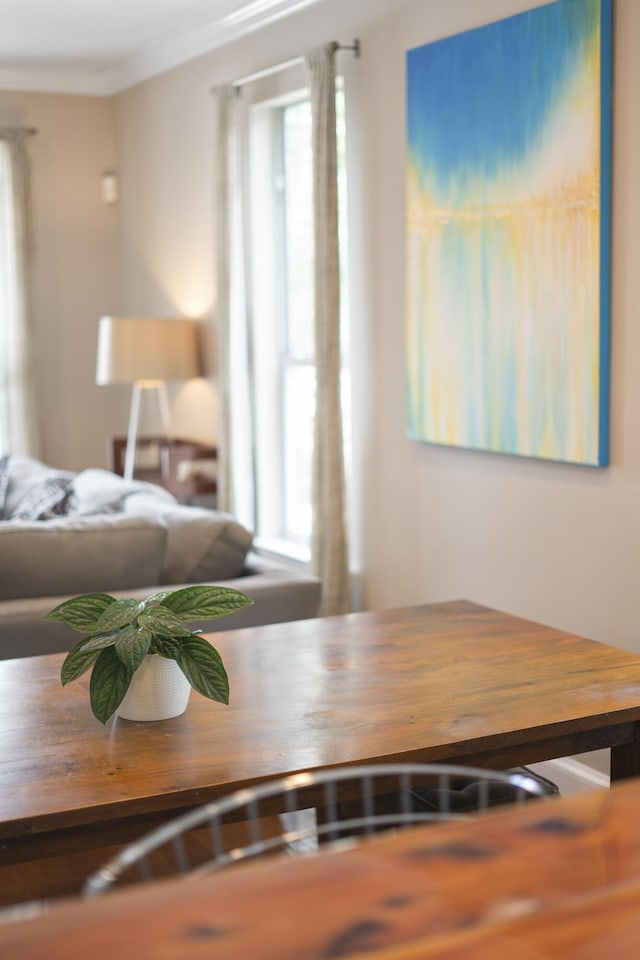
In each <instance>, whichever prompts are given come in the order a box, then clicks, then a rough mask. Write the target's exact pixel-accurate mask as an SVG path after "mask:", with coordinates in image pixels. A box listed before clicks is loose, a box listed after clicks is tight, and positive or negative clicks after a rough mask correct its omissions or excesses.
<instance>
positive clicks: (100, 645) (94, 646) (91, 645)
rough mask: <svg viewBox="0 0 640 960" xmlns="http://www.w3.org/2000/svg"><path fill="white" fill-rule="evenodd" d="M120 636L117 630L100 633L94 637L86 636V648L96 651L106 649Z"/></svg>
mask: <svg viewBox="0 0 640 960" xmlns="http://www.w3.org/2000/svg"><path fill="white" fill-rule="evenodd" d="M117 636H118V633H117V631H116V632H112V633H98V634H96V636H94V637H86V638H85V641H84V644H85V647H84V649H85V650H87V651H88V650H95V651H96V652H98V651H100V650H104V648H105V647H112V646H113V645H114V643H115V642H116V637H117Z"/></svg>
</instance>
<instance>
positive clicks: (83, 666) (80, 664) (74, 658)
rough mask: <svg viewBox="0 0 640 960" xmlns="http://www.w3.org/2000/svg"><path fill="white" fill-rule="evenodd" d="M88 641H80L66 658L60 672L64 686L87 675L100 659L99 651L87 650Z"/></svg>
mask: <svg viewBox="0 0 640 960" xmlns="http://www.w3.org/2000/svg"><path fill="white" fill-rule="evenodd" d="M86 644H87V639H86V638H85V639H84V640H79V641H78V643H76V645H75V646H74V647H72V648H71V650H70V651H69V653H68V654H67V655H66V657H65V658H64V661H63V664H62V668H61V670H60V680H61V681H62V686H63V687H66V685H67V684H68V683H71V682H72V681H73V680H77V679H78V677H81V676H82V674H83V673H86V672H87V670H88V669H89V667H91V666H92V665H93V664H94V663H95V661H96V660H97V658H98V654H99V653H100V651H99V650H95V649H94V650H87V647H86Z"/></svg>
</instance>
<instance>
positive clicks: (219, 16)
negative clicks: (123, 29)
mask: <svg viewBox="0 0 640 960" xmlns="http://www.w3.org/2000/svg"><path fill="white" fill-rule="evenodd" d="M320 2H324V0H249V2H248V3H247V2H244V3H242V4H240V3H239V0H217V4H214V6H215V10H216V16H215V19H214V20H213V21H211V19H210V17H211V14H209V15H207V14H204V13H201V14H200V16H199V17H198V18H193V19H192V20H191V22H190V23H189V24H188V25H187V26H186V27H185V28H184V30H182V31H180V32H179V33H175V32H174V34H173V35H172V36H171V37H170V38H169V39H167V40H164V41H160V42H159V43H157V44H155V45H154V46H153V47H148V48H145V49H142V50H140V51H138V52H136V53H135V54H133V55H132V56H130V57H127V58H125V59H123V60H121V61H119V62H118V63H116V64H115V65H113V66H112V67H109V68H104V67H103V68H102V69H100V70H93V71H92V70H90V69H86V70H71V69H64V68H60V69H59V70H56V69H50V68H42V69H34V68H30V69H27V68H25V69H21V68H17V67H14V68H11V69H1V68H0V89H4V90H25V91H38V92H41V93H72V94H85V95H89V96H104V97H107V96H112V95H113V94H116V93H121V92H122V91H123V90H126V89H127V88H129V87H132V86H134V85H135V84H137V83H141V82H142V81H144V80H148V79H150V78H151V77H154V76H157V75H158V74H161V73H165V72H166V71H167V70H171V69H173V68H174V67H177V66H180V64H183V63H186V62H188V61H189V60H193V59H195V58H196V57H199V56H202V55H203V54H205V53H208V52H209V51H211V50H215V49H217V48H219V47H222V46H224V45H225V44H227V43H231V42H232V41H234V40H238V39H240V38H241V37H243V36H245V35H246V34H249V33H253V32H254V31H255V30H259V29H260V28H262V27H265V26H267V25H268V24H270V23H274V22H275V21H277V20H280V19H282V18H283V17H287V16H289V15H291V14H292V13H296V12H297V11H298V10H302V9H303V8H304V7H309V6H312V5H313V4H315V3H320Z"/></svg>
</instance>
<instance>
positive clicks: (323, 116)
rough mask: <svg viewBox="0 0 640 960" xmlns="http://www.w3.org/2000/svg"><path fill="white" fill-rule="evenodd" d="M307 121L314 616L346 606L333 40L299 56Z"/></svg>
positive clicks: (346, 608)
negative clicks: (317, 586)
mask: <svg viewBox="0 0 640 960" xmlns="http://www.w3.org/2000/svg"><path fill="white" fill-rule="evenodd" d="M306 63H307V69H308V73H309V83H310V90H311V112H312V124H313V189H314V219H315V341H316V416H315V431H314V457H313V511H312V513H313V528H312V562H313V568H314V572H315V573H316V574H317V575H318V576H319V577H320V578H321V580H322V606H321V611H320V612H321V613H322V614H323V615H325V616H328V615H331V614H337V613H346V612H347V611H348V610H350V609H351V601H350V579H349V561H348V546H347V525H346V517H345V510H346V507H345V500H346V497H345V479H344V452H343V451H344V447H343V429H342V411H341V404H340V368H341V367H340V265H339V244H338V179H337V165H338V164H337V149H336V77H335V45H334V44H326V45H325V46H322V47H318V48H317V49H315V50H312V51H310V53H309V54H308V55H307V57H306Z"/></svg>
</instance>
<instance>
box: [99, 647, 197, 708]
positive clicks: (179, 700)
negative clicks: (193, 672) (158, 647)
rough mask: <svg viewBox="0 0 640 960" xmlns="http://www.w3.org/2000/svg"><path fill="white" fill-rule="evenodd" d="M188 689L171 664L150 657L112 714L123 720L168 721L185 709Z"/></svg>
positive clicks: (136, 673)
mask: <svg viewBox="0 0 640 960" xmlns="http://www.w3.org/2000/svg"><path fill="white" fill-rule="evenodd" d="M190 694H191V685H190V684H189V681H188V680H187V678H186V677H185V675H184V673H183V672H182V670H181V669H180V667H179V666H178V664H177V663H176V662H175V660H167V658H166V657H161V656H160V655H159V654H157V653H154V654H151V655H150V656H147V657H145V658H144V660H143V661H142V663H141V664H140V666H139V667H138V669H137V670H136V672H135V673H134V675H133V679H132V680H131V683H130V685H129V689H128V690H127V692H126V694H125V696H124V699H123V701H122V703H121V704H120V706H119V707H118V709H117V710H116V713H117V715H118V716H119V717H122V719H123V720H169V719H170V718H171V717H179V716H180V714H181V713H184V712H185V710H186V709H187V703H188V702H189V695H190Z"/></svg>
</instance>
